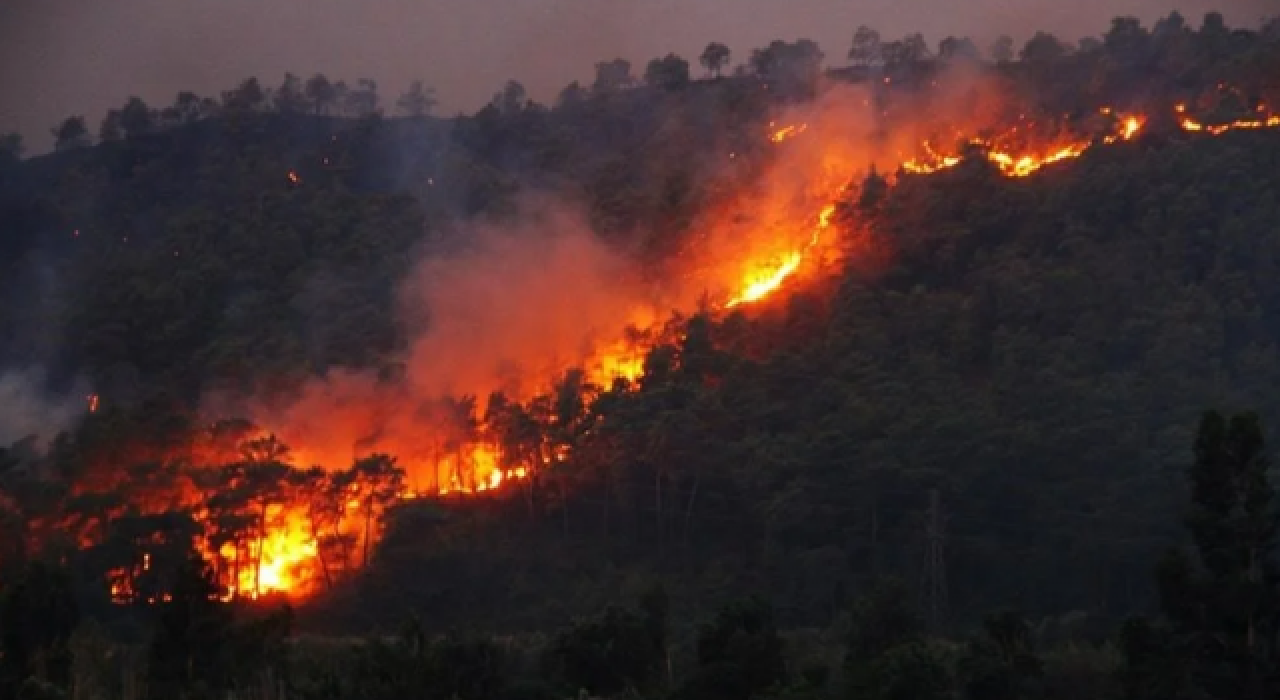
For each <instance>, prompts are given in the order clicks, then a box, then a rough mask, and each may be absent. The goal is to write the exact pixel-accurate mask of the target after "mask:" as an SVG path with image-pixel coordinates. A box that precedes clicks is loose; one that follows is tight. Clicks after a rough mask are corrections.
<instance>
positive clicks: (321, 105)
mask: <svg viewBox="0 0 1280 700" xmlns="http://www.w3.org/2000/svg"><path fill="white" fill-rule="evenodd" d="M304 94H306V96H307V99H308V100H310V101H311V108H312V109H313V110H315V113H316V114H328V113H329V112H330V110H332V109H333V106H334V104H336V103H337V101H338V93H337V90H336V89H335V88H334V85H333V83H331V82H329V79H328V78H326V77H325V76H324V74H323V73H316V74H315V75H313V76H311V78H309V79H308V80H307V85H306V88H305V90H304Z"/></svg>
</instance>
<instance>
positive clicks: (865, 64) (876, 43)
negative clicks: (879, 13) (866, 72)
mask: <svg viewBox="0 0 1280 700" xmlns="http://www.w3.org/2000/svg"><path fill="white" fill-rule="evenodd" d="M849 60H850V61H851V62H853V65H855V66H858V67H860V68H871V67H874V66H879V65H881V64H883V63H884V53H883V51H882V48H881V41H880V32H878V31H876V30H874V29H872V28H871V27H868V26H866V25H862V26H860V27H858V29H857V31H855V32H854V33H853V45H852V46H850V47H849Z"/></svg>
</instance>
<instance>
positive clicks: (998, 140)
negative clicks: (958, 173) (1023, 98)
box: [901, 107, 1146, 177]
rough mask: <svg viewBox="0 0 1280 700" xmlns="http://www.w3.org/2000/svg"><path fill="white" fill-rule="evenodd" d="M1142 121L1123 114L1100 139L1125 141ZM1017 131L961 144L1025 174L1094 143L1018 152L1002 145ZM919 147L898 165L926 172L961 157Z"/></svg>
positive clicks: (1007, 171)
mask: <svg viewBox="0 0 1280 700" xmlns="http://www.w3.org/2000/svg"><path fill="white" fill-rule="evenodd" d="M1100 111H1101V113H1102V114H1106V115H1111V114H1112V111H1111V110H1110V109H1109V108H1105V107H1104V108H1103V109H1102V110H1100ZM1145 123H1146V120H1145V119H1143V118H1142V117H1138V116H1126V117H1123V118H1121V119H1120V120H1119V121H1118V122H1117V124H1116V127H1115V131H1114V132H1113V133H1110V134H1107V135H1105V136H1103V137H1102V139H1101V142H1102V143H1104V144H1109V143H1115V142H1117V141H1129V140H1131V139H1133V138H1134V137H1135V136H1137V135H1138V133H1139V132H1141V131H1142V127H1143V125H1144V124H1145ZM1018 131H1019V129H1018V127H1014V128H1012V129H1010V130H1009V131H1008V132H1006V133H1003V134H1001V135H999V136H996V137H992V138H980V137H970V138H968V139H965V140H964V141H963V143H964V145H965V146H966V147H967V148H969V149H972V150H974V151H976V152H978V153H980V154H981V155H982V157H984V158H985V159H986V160H987V161H988V162H990V163H991V164H992V165H994V166H996V168H997V169H999V170H1000V172H1001V173H1002V174H1004V175H1006V176H1008V177H1027V176H1029V175H1031V174H1033V173H1035V172H1036V171H1038V170H1040V169H1041V168H1043V167H1046V166H1049V165H1053V164H1054V163H1059V162H1061V161H1064V160H1069V159H1072V158H1078V157H1080V155H1082V154H1083V153H1084V152H1085V151H1087V150H1089V148H1090V147H1092V146H1093V145H1094V143H1095V141H1094V140H1091V139H1071V140H1068V141H1066V142H1064V143H1057V144H1053V145H1050V146H1048V147H1041V148H1035V147H1032V148H1029V149H1027V150H1023V151H1021V152H1019V151H1018V150H1014V148H1013V147H1012V146H1005V145H1002V144H1006V143H1011V142H1015V141H1017V140H1018V139H1019V135H1018ZM921 150H922V151H923V152H924V154H923V155H922V156H919V157H916V158H911V159H908V160H906V161H904V162H903V163H902V164H901V167H902V169H903V170H904V171H906V172H908V173H912V174H917V175H928V174H930V173H935V172H938V171H939V170H945V169H946V168H950V167H953V166H956V165H959V164H960V162H961V161H962V160H963V156H961V155H960V154H956V153H952V154H943V153H939V152H938V151H937V150H936V149H935V148H934V146H933V145H932V144H931V143H929V142H928V141H926V142H925V143H924V144H922V147H921Z"/></svg>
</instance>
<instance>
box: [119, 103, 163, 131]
mask: <svg viewBox="0 0 1280 700" xmlns="http://www.w3.org/2000/svg"><path fill="white" fill-rule="evenodd" d="M154 127H155V115H154V113H153V112H152V111H151V108H150V107H148V106H147V103H146V102H143V101H142V99H141V98H138V97H130V98H129V99H128V101H126V102H125V104H124V107H122V108H121V109H120V128H121V130H123V132H124V135H125V138H130V139H133V138H137V137H139V136H142V135H143V134H147V133H150V132H151V130H152V129H153V128H154Z"/></svg>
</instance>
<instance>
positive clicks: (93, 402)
mask: <svg viewBox="0 0 1280 700" xmlns="http://www.w3.org/2000/svg"><path fill="white" fill-rule="evenodd" d="M85 400H86V402H87V403H88V405H89V413H97V412H98V395H97V394H89V395H88V396H86V397H85Z"/></svg>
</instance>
